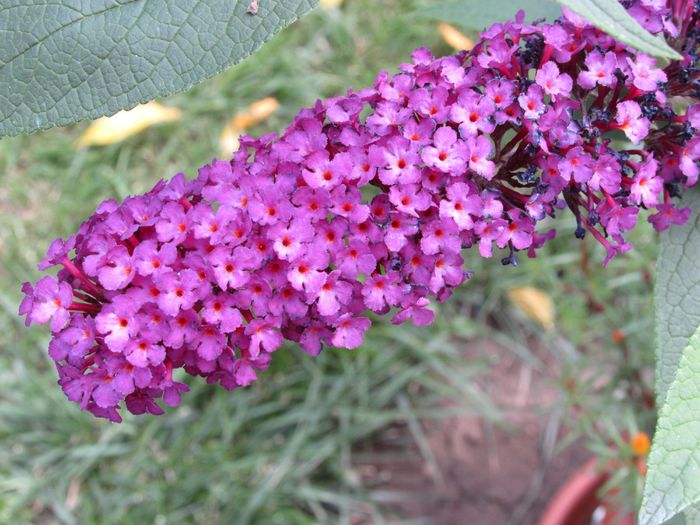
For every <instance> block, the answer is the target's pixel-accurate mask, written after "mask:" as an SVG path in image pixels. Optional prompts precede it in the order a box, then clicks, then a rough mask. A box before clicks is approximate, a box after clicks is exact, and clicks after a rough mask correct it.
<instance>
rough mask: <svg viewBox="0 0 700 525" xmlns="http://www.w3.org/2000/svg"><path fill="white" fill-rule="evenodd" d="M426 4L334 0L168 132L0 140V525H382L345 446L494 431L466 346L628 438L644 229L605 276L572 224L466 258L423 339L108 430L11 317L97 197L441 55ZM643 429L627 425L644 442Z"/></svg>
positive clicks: (208, 90) (404, 336)
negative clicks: (542, 353)
mask: <svg viewBox="0 0 700 525" xmlns="http://www.w3.org/2000/svg"><path fill="white" fill-rule="evenodd" d="M429 3H431V2H427V1H426V2H417V1H401V0H383V1H382V2H381V5H380V7H378V5H377V3H376V2H372V1H370V0H346V2H345V3H344V4H343V6H342V8H341V9H330V10H326V11H323V10H319V11H317V12H316V13H314V14H312V15H311V16H309V17H307V18H306V19H304V20H302V21H301V22H300V23H298V24H296V25H294V26H293V27H292V28H290V29H288V30H287V31H284V32H283V33H282V34H280V35H279V36H277V37H276V38H275V39H274V40H273V41H272V42H270V43H269V44H267V45H266V46H264V47H263V48H262V50H261V51H260V52H259V53H258V54H256V55H255V56H254V57H253V58H252V59H250V60H248V61H246V62H244V63H243V64H241V65H239V66H237V67H235V68H233V69H231V70H229V71H227V72H225V73H223V74H221V75H219V76H217V77H215V78H213V79H211V80H209V81H207V82H204V83H203V84H201V85H199V86H197V87H195V88H194V89H192V90H191V91H189V92H187V93H183V94H179V95H175V96H173V97H170V98H169V99H167V100H165V101H163V102H164V103H165V104H167V105H171V106H176V107H178V108H180V109H182V110H183V113H184V116H183V118H182V120H180V121H179V122H176V123H174V124H169V125H163V126H159V127H155V128H151V129H149V130H147V131H145V132H144V133H142V134H140V135H138V136H136V137H132V138H130V139H128V140H126V141H125V142H123V143H120V144H115V145H112V146H108V147H104V148H93V149H83V150H75V149H74V148H73V144H74V142H75V141H76V139H77V138H78V136H79V135H80V133H81V132H82V131H83V130H84V129H85V127H86V124H79V125H76V126H72V127H70V128H66V129H57V130H51V131H47V132H43V133H39V134H36V135H32V136H28V137H27V136H25V137H16V138H12V139H3V140H0V257H1V260H2V263H1V264H0V283H1V285H0V293H1V295H0V310H1V313H0V523H3V524H5V523H7V524H20V523H32V524H53V523H61V524H81V525H82V524H99V525H103V524H104V525H106V524H124V525H127V524H138V525H141V524H145V523H155V524H159V525H165V524H180V523H197V524H213V523H222V524H247V523H260V524H295V523H299V524H301V523H304V524H306V523H348V524H349V523H351V520H354V521H352V522H355V521H356V520H357V519H358V516H359V517H363V519H366V520H367V521H368V522H372V523H383V522H385V521H386V520H388V519H389V518H388V516H387V511H386V509H384V508H382V507H381V506H380V505H379V504H378V503H377V502H376V501H375V499H376V498H373V494H372V493H371V492H368V491H366V490H365V489H364V488H363V487H362V486H361V483H360V481H359V477H358V475H357V474H356V473H355V472H354V470H353V464H352V454H353V445H354V444H357V443H359V442H361V441H362V440H365V439H367V438H369V437H371V436H372V435H373V434H374V433H375V432H377V431H379V430H381V429H383V428H386V427H387V426H389V425H391V424H393V423H395V422H401V421H406V420H407V419H412V418H432V417H440V415H441V414H442V413H444V412H445V410H446V409H442V411H441V410H438V409H437V408H436V406H437V402H438V401H439V400H441V399H444V398H450V399H453V400H455V402H456V404H455V409H454V410H463V411H473V412H474V413H478V414H480V415H482V416H484V417H489V418H494V419H497V418H498V411H497V409H496V408H495V407H493V406H491V404H490V402H489V400H488V399H486V398H485V397H484V395H483V393H482V392H481V391H480V390H479V389H478V387H477V386H476V385H475V384H474V382H473V381H472V378H473V377H474V376H475V375H477V374H479V373H480V371H481V370H483V368H484V367H486V366H488V365H489V359H488V356H484V357H483V359H479V360H477V361H472V362H465V361H464V359H463V358H462V357H461V355H462V350H463V348H464V346H465V345H466V344H468V343H467V341H468V340H469V338H471V337H474V336H476V335H482V336H483V335H486V336H488V337H492V338H494V339H497V340H499V341H501V342H502V343H504V344H505V345H506V346H507V347H508V348H509V349H511V350H512V351H513V352H515V353H517V354H518V355H520V356H521V357H522V358H523V359H525V360H528V361H529V362H531V363H533V364H535V365H537V364H538V360H537V358H536V357H534V356H533V355H532V352H531V351H530V347H531V346H532V344H533V342H537V344H539V345H542V346H545V347H547V348H548V349H549V351H551V352H552V353H553V354H555V356H556V358H557V359H558V360H560V361H561V363H562V369H563V371H564V372H563V376H562V377H561V378H555V381H561V383H562V385H564V384H569V383H567V378H574V379H575V385H574V387H572V388H570V392H569V394H570V396H569V397H568V398H567V400H568V402H569V403H570V404H571V406H574V405H575V406H579V407H583V412H584V414H585V415H586V416H587V417H588V418H589V419H590V420H591V421H596V420H597V419H600V418H605V419H609V420H610V421H611V424H612V425H613V426H614V427H619V426H621V425H622V426H624V425H627V423H626V421H627V420H625V419H624V418H620V414H623V413H624V414H629V413H635V410H637V408H638V407H636V406H635V405H634V404H633V403H632V402H631V401H630V400H629V399H628V398H625V396H624V395H623V396H622V397H621V396H620V395H618V393H619V392H618V390H619V385H621V384H625V382H626V381H627V382H629V381H632V380H634V377H636V376H635V374H636V372H637V371H638V370H640V369H647V368H648V366H649V365H650V363H651V358H652V351H651V340H652V338H653V331H652V327H651V319H652V315H651V298H650V297H651V294H650V287H649V281H648V279H647V276H649V275H652V274H653V263H652V262H651V261H653V259H654V255H655V253H654V252H655V239H654V236H653V233H652V232H651V231H650V229H649V228H646V227H643V228H641V229H640V231H638V232H636V234H635V239H634V241H635V242H636V244H637V248H638V249H637V250H636V251H634V252H632V253H631V254H630V255H628V256H626V257H624V258H620V259H619V260H617V261H614V262H613V263H612V264H611V265H610V266H609V267H608V268H607V269H603V267H602V266H601V265H600V261H601V260H602V258H603V254H602V251H601V250H599V249H598V248H597V247H595V246H593V243H591V242H589V240H587V241H586V242H585V244H584V246H585V250H586V251H587V257H589V258H590V262H589V263H588V264H589V266H590V268H588V269H583V267H582V252H581V248H580V243H578V242H576V241H575V240H573V229H574V224H573V223H572V222H571V221H570V220H567V219H564V220H561V221H559V222H558V224H557V227H558V228H559V230H560V235H561V237H560V238H559V239H557V240H556V241H555V242H553V243H551V246H549V247H547V248H546V249H545V250H543V252H542V257H540V258H538V259H537V260H521V261H520V262H521V264H520V266H519V267H518V268H512V267H506V268H503V267H501V266H500V264H499V263H498V258H494V259H492V260H488V261H484V260H481V259H479V258H478V256H477V255H476V254H475V253H474V254H472V255H471V257H470V258H469V260H468V261H467V264H468V266H469V267H471V268H472V269H474V270H475V277H474V278H473V279H472V281H470V282H469V283H468V284H467V285H466V286H465V287H464V288H463V290H461V291H460V292H459V293H458V294H456V295H455V297H453V298H452V299H451V300H450V301H449V302H448V303H446V304H444V305H439V306H438V320H437V322H436V323H435V325H434V326H432V327H430V328H423V329H415V328H413V327H401V328H400V329H396V328H392V327H391V326H389V325H386V324H382V323H381V322H380V323H378V324H377V325H375V327H374V328H373V330H372V331H371V332H370V334H369V336H368V339H367V342H366V344H365V345H364V347H363V348H362V349H360V350H358V351H355V352H337V351H336V352H327V353H324V354H323V355H322V356H320V357H319V358H318V359H311V358H309V357H307V356H306V355H304V354H303V353H302V352H301V351H299V350H298V349H297V348H292V347H288V348H285V349H283V350H280V351H279V352H278V353H277V355H276V359H275V362H274V365H273V367H272V369H271V370H269V371H268V372H266V373H265V374H264V375H263V376H262V377H261V380H260V381H258V382H257V384H255V385H254V386H253V387H251V388H250V389H246V390H240V391H236V392H233V393H227V392H225V391H223V390H221V389H219V388H218V387H213V386H208V385H205V384H202V382H201V381H192V382H191V383H190V384H191V386H192V387H193V391H192V392H191V393H190V394H189V395H187V396H186V397H185V401H184V402H183V404H182V405H181V406H180V407H178V408H176V409H170V410H168V412H167V414H166V415H165V416H162V417H160V418H154V417H151V418H148V417H146V418H144V417H141V418H138V417H127V418H126V420H125V422H124V423H123V424H122V425H111V424H108V423H106V422H104V421H97V420H95V419H94V418H92V417H91V416H90V415H88V414H86V413H81V412H80V411H79V410H78V408H77V407H76V406H74V405H73V404H70V403H68V402H67V401H66V400H65V399H64V397H63V395H62V393H61V392H60V389H59V388H58V387H57V386H56V385H55V380H56V374H55V371H54V369H53V368H52V363H51V361H50V359H49V358H48V356H47V355H46V347H47V343H48V334H47V333H46V331H45V330H41V329H33V330H30V331H25V330H24V327H23V325H22V322H21V320H20V319H19V318H18V316H17V313H16V311H17V305H18V303H19V300H20V298H19V285H20V283H21V282H22V281H25V280H35V279H36V278H37V276H38V275H39V274H38V272H37V271H36V263H37V261H39V260H40V259H41V258H42V255H43V252H44V250H45V249H46V247H47V246H48V243H49V242H50V240H51V239H53V238H54V237H56V236H67V235H68V234H70V233H72V232H73V231H74V230H75V229H76V228H77V226H78V225H79V223H80V222H81V221H82V220H83V219H84V218H85V217H87V216H88V215H89V214H91V213H92V211H93V210H94V208H95V206H96V205H97V204H98V203H99V202H100V201H102V200H103V199H106V198H117V199H121V198H123V197H125V196H126V195H128V194H134V193H140V192H143V191H145V190H147V189H149V188H150V187H151V186H152V185H153V184H154V182H155V181H156V180H158V179H159V178H161V177H168V176H171V175H173V174H175V173H176V172H178V171H184V172H185V173H186V174H187V175H189V176H191V175H193V174H194V173H195V172H196V169H197V167H199V166H201V165H203V164H205V163H207V162H209V161H210V160H211V158H212V157H214V156H215V155H216V154H217V153H218V137H219V133H220V132H221V129H222V128H223V126H224V124H225V123H226V121H227V119H228V118H230V116H231V115H232V114H233V113H235V112H236V111H238V110H240V109H242V108H244V107H246V106H247V105H248V104H250V103H251V102H254V101H255V100H258V99H260V98H263V97H266V96H274V97H276V98H277V99H278V100H279V101H280V103H281V108H280V110H279V111H278V112H277V113H275V114H274V115H273V116H272V117H271V118H269V119H268V120H266V121H265V122H264V123H262V124H260V125H259V126H257V127H256V128H255V129H253V130H252V132H253V133H256V134H257V133H264V132H267V131H270V130H277V129H281V128H283V127H284V126H285V125H286V123H287V122H289V121H290V120H291V118H292V117H293V115H294V114H295V113H296V112H297V111H298V109H299V108H300V107H302V106H308V105H310V104H312V103H313V102H314V101H315V99H316V98H319V97H326V96H332V95H337V94H339V93H342V92H344V91H345V90H346V89H347V88H348V87H355V88H361V87H364V86H367V85H370V84H371V82H372V80H373V78H374V76H375V74H376V72H377V71H379V70H381V69H389V70H392V69H395V67H396V66H397V65H398V64H400V63H401V62H403V61H406V60H407V59H408V57H409V54H410V52H411V51H412V50H413V49H414V48H415V47H418V46H422V45H427V46H429V47H431V48H432V49H433V50H434V52H435V53H436V54H447V53H450V52H451V50H450V49H449V48H448V47H447V46H446V45H445V44H444V43H442V42H441V40H440V38H439V35H438V34H437V32H436V31H435V23H434V22H433V21H430V20H424V19H419V18H416V17H413V16H410V15H407V13H409V12H410V11H412V10H413V9H415V8H417V7H420V6H422V5H426V4H429ZM588 252H590V253H588ZM522 285H530V286H537V287H539V288H541V289H543V290H545V291H547V293H549V294H550V295H551V296H552V297H553V299H554V300H555V303H556V305H557V332H556V334H542V333H541V331H540V330H539V329H538V328H537V326H536V325H534V324H532V323H531V322H529V321H527V320H526V319H525V318H524V317H523V316H522V315H521V314H520V313H518V312H517V311H515V310H514V309H513V307H512V306H511V305H510V304H509V303H508V301H507V300H506V299H505V293H506V291H507V290H509V289H510V288H512V287H514V286H522ZM593 303H596V304H601V305H606V306H605V309H604V310H603V311H596V308H595V307H593V306H592V304H593ZM614 329H619V330H622V331H623V332H624V333H625V334H626V344H627V345H628V347H629V349H630V350H629V351H628V352H627V354H628V355H627V356H626V357H625V356H624V355H623V353H622V352H621V351H620V349H619V348H618V347H617V346H615V345H614V344H613V343H612V340H611V333H612V331H613V330H614ZM591 367H600V368H601V370H603V372H602V373H607V374H613V375H614V379H615V380H614V381H611V382H610V385H611V386H609V387H607V390H605V391H603V392H595V393H593V390H592V389H593V387H591V386H590V385H588V383H586V382H583V381H580V380H579V372H580V370H581V369H583V368H588V369H590V368H591ZM618 376H619V377H618ZM633 376H634V377H633ZM589 387H590V388H589ZM399 398H402V399H404V400H405V399H408V400H409V402H408V403H399V402H398V399H399ZM611 399H612V400H614V403H613V402H611ZM406 407H410V408H406ZM644 417H646V416H644ZM644 417H642V416H640V418H642V419H643V420H642V421H641V422H639V425H640V426H642V427H648V426H649V425H650V422H649V421H647V420H645V419H644ZM633 419H635V418H633ZM647 419H648V418H647ZM635 421H636V419H635ZM635 424H636V423H635ZM595 428H597V427H595V425H593V426H591V425H588V426H587V425H585V424H584V425H583V426H582V430H581V431H590V432H591V433H593V434H594V433H595V432H596V429H595ZM413 437H414V438H415V439H418V440H420V435H415V436H413ZM465 474H467V475H468V473H465Z"/></svg>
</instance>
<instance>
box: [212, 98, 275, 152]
mask: <svg viewBox="0 0 700 525" xmlns="http://www.w3.org/2000/svg"><path fill="white" fill-rule="evenodd" d="M279 105H280V104H279V102H277V99H275V98H272V97H268V98H264V99H262V100H258V101H257V102H253V103H252V104H251V105H250V106H248V107H247V108H246V109H244V110H243V111H239V112H238V113H236V114H235V115H234V116H233V118H232V119H231V120H230V121H229V122H228V124H226V127H224V129H223V131H222V132H221V136H220V137H219V147H220V149H221V155H222V156H227V155H231V153H232V152H234V151H236V150H237V149H238V138H239V137H240V136H241V135H242V134H243V132H244V131H245V130H246V129H248V128H249V127H251V126H254V125H255V124H257V123H258V122H260V121H262V120H265V119H266V118H267V117H269V116H270V115H272V113H274V112H275V111H277V108H278V107H279Z"/></svg>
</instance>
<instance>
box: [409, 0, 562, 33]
mask: <svg viewBox="0 0 700 525" xmlns="http://www.w3.org/2000/svg"><path fill="white" fill-rule="evenodd" d="M520 9H524V10H525V15H526V17H525V18H526V20H527V21H530V22H531V21H533V20H536V19H538V18H545V19H547V20H550V21H551V20H554V19H555V18H558V17H559V16H561V7H559V6H558V5H557V4H556V2H555V1H554V0H519V1H518V2H513V0H489V1H488V2H484V1H483V0H459V1H449V2H443V3H440V4H437V5H433V6H430V7H425V8H423V9H419V10H417V11H416V12H415V13H416V14H417V15H420V16H427V17H430V18H436V19H438V20H445V21H447V22H450V23H453V24H459V25H461V26H464V27H469V28H471V29H476V30H479V31H481V30H482V29H485V28H486V27H488V26H490V25H491V24H493V23H494V22H503V21H505V20H508V19H510V18H513V16H515V14H516V13H517V12H518V11H519V10H520Z"/></svg>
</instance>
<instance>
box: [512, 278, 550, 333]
mask: <svg viewBox="0 0 700 525" xmlns="http://www.w3.org/2000/svg"><path fill="white" fill-rule="evenodd" d="M508 297H509V298H510V300H511V302H512V303H513V304H514V305H515V306H516V307H517V308H518V310H520V311H521V312H522V313H523V314H525V315H526V316H527V317H529V318H530V319H532V320H533V321H536V322H538V323H539V324H541V325H542V326H543V327H544V328H546V329H547V330H551V329H552V328H554V303H553V302H552V298H551V297H550V296H549V295H547V294H546V293H545V292H543V291H542V290H538V289H537V288H532V287H530V286H519V287H516V288H511V289H510V290H509V291H508Z"/></svg>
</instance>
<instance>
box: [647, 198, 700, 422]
mask: <svg viewBox="0 0 700 525" xmlns="http://www.w3.org/2000/svg"><path fill="white" fill-rule="evenodd" d="M682 204H683V206H689V207H690V208H691V209H692V210H693V214H692V215H691V217H690V221H688V223H687V224H686V225H684V226H683V227H682V228H678V227H672V228H670V229H669V230H667V231H666V232H665V233H663V234H662V235H661V247H660V251H659V259H658V262H657V264H656V295H655V301H656V392H657V402H658V403H657V404H658V406H660V407H661V406H663V404H664V398H665V397H666V391H667V390H668V387H669V386H670V385H671V382H672V381H673V379H674V378H675V377H676V369H677V367H678V362H679V360H680V358H681V353H682V352H683V349H684V348H685V347H686V346H687V344H688V340H689V339H690V336H691V335H692V334H693V333H694V332H695V329H696V328H697V327H698V326H700V190H699V189H698V188H692V189H689V190H686V191H685V192H684V194H683V201H682ZM698 418H700V414H698Z"/></svg>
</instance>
